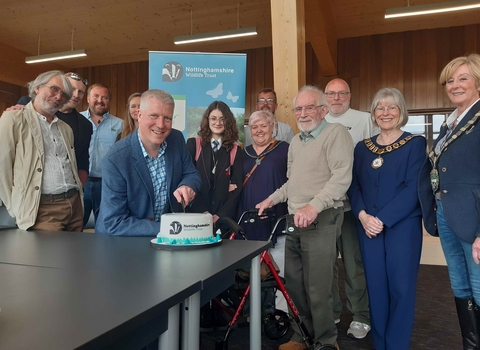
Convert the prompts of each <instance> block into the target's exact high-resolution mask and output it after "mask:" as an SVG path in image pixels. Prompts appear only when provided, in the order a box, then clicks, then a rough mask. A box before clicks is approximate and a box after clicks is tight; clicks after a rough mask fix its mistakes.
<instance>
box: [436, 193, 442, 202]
mask: <svg viewBox="0 0 480 350" xmlns="http://www.w3.org/2000/svg"><path fill="white" fill-rule="evenodd" d="M435 199H436V200H439V201H441V200H442V192H440V191H438V192H437V193H435Z"/></svg>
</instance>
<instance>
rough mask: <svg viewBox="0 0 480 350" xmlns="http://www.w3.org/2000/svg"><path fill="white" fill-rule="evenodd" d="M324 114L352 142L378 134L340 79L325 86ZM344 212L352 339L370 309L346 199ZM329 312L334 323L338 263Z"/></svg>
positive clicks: (361, 334)
mask: <svg viewBox="0 0 480 350" xmlns="http://www.w3.org/2000/svg"><path fill="white" fill-rule="evenodd" d="M325 96H326V98H327V106H328V114H327V115H326V116H325V119H326V120H327V122H329V123H340V124H342V125H343V126H345V128H346V129H347V130H348V132H349V133H350V135H351V136H352V139H353V143H354V144H357V143H358V142H360V141H362V140H363V139H367V138H370V137H371V136H373V135H374V134H378V132H379V131H378V128H375V127H374V126H373V124H372V120H371V118H370V113H365V112H360V111H357V110H355V109H352V108H350V97H351V94H350V87H349V86H348V84H347V82H346V81H345V80H343V79H338V78H336V79H333V80H331V81H330V82H329V83H328V84H327V86H326V87H325ZM344 208H345V213H344V220H343V224H342V234H341V236H340V237H339V238H338V240H337V249H338V251H339V252H340V254H341V256H342V261H343V266H344V268H345V293H346V294H347V299H348V301H347V308H348V310H349V311H350V312H351V313H352V314H353V321H352V322H351V323H350V327H349V328H348V330H347V335H348V336H350V337H353V338H357V339H362V338H365V336H366V335H367V333H368V332H369V331H370V312H369V309H368V294H367V285H366V282H365V272H364V269H363V262H362V257H361V255H360V246H359V245H358V237H357V228H356V220H355V216H354V215H353V213H352V211H351V209H350V202H349V201H348V199H347V200H346V201H345V205H344ZM333 301H334V305H333V313H334V315H333V316H334V318H335V323H339V322H340V315H341V313H342V307H343V306H342V300H341V299H340V292H339V288H338V266H337V265H335V284H334V285H333Z"/></svg>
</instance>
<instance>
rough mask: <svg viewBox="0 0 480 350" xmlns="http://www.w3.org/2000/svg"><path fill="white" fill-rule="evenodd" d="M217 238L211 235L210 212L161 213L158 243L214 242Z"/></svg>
mask: <svg viewBox="0 0 480 350" xmlns="http://www.w3.org/2000/svg"><path fill="white" fill-rule="evenodd" d="M219 239H220V237H214V235H213V222H212V215H211V214H194V213H171V214H163V215H162V218H161V220H160V232H159V233H158V235H157V242H158V243H167V244H175V245H179V244H205V243H214V242H217V241H218V240H219Z"/></svg>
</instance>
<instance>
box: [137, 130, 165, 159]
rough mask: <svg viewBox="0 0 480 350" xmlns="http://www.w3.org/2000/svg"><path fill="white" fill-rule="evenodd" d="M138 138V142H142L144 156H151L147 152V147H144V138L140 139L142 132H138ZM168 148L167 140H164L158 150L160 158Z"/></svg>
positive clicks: (141, 147)
mask: <svg viewBox="0 0 480 350" xmlns="http://www.w3.org/2000/svg"><path fill="white" fill-rule="evenodd" d="M137 138H138V143H140V149H141V150H142V154H143V158H151V159H154V158H152V157H150V155H149V154H148V153H147V151H146V150H145V147H143V143H142V140H141V139H140V133H138V132H137ZM166 149H167V140H165V141H163V142H162V144H161V145H160V149H159V150H158V154H157V158H160V157H161V156H163V155H164V154H165V150H166Z"/></svg>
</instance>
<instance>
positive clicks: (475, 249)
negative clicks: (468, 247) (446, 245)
mask: <svg viewBox="0 0 480 350" xmlns="http://www.w3.org/2000/svg"><path fill="white" fill-rule="evenodd" d="M472 256H473V261H475V264H480V237H477V238H476V239H475V241H474V242H473V244H472Z"/></svg>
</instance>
